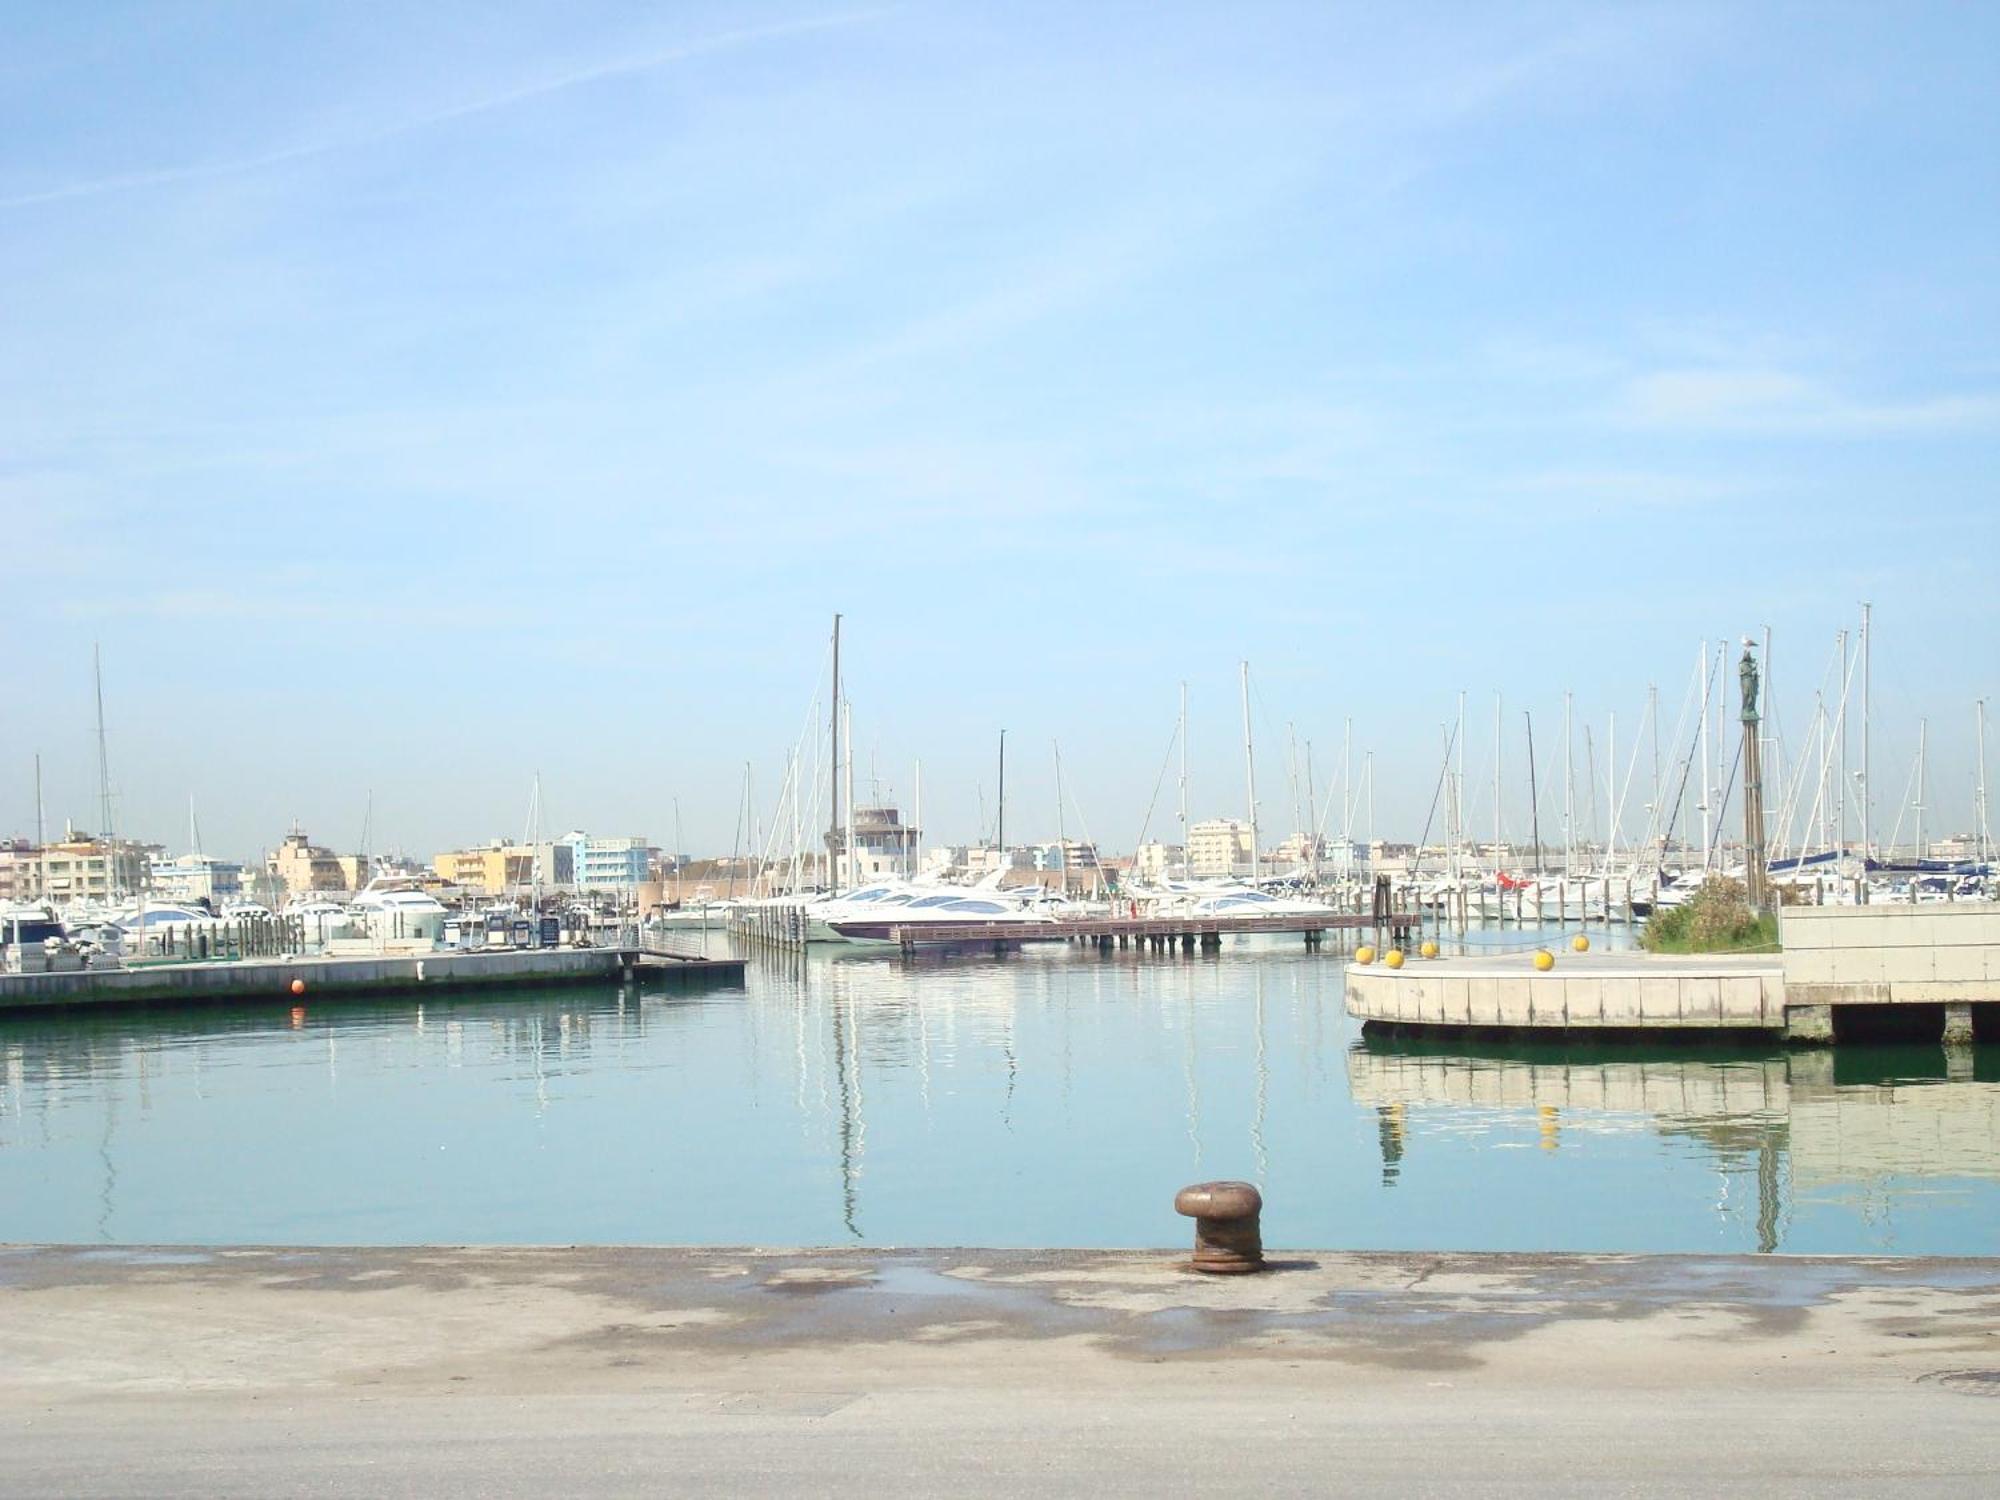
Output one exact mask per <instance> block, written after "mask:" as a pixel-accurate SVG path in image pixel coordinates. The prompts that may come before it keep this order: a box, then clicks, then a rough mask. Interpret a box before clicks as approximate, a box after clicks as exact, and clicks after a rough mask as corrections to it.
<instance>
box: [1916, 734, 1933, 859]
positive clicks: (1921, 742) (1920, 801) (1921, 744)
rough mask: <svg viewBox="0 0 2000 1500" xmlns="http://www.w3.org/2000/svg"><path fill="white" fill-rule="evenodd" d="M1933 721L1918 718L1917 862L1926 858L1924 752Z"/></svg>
mask: <svg viewBox="0 0 2000 1500" xmlns="http://www.w3.org/2000/svg"><path fill="white" fill-rule="evenodd" d="M1930 733H1931V721H1930V720H1929V719H1919V720H1917V862H1918V863H1919V864H1921V863H1922V862H1923V858H1924V752H1925V749H1926V747H1927V745H1928V743H1929V740H1930Z"/></svg>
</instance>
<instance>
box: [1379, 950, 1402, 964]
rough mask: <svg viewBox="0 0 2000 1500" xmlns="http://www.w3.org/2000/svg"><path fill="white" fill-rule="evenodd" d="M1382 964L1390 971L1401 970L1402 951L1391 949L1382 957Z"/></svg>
mask: <svg viewBox="0 0 2000 1500" xmlns="http://www.w3.org/2000/svg"><path fill="white" fill-rule="evenodd" d="M1382 962H1383V963H1385V964H1387V965H1388V966H1389V967H1390V968H1392V969H1400V968H1402V967H1403V950H1402V949H1401V948H1391V949H1390V950H1389V951H1388V952H1387V953H1385V954H1383V955H1382Z"/></svg>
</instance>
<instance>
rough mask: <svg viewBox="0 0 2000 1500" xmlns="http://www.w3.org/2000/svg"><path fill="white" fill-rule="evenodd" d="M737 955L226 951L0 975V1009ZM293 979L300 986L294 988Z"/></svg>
mask: <svg viewBox="0 0 2000 1500" xmlns="http://www.w3.org/2000/svg"><path fill="white" fill-rule="evenodd" d="M743 966H744V965H743V960H742V959H740V958H691V957H684V956H682V955H680V954H674V953H660V952H655V951H652V950H647V949H639V948H520V949H503V950H499V951H495V952H482V951H480V950H477V949H473V950H463V951H449V950H446V951H439V952H431V953H411V954H381V955H375V956H370V957H363V958H307V957H297V958H270V959H235V960H224V961H210V962H202V963H172V964H143V965H135V966H133V967H131V968H123V969H79V970H68V971H63V972H57V973H49V974H0V1012H5V1011H21V1010H37V1011H39V1010H54V1009H65V1008H70V1009H74V1008H85V1007H89V1008H95V1007H99V1006H108V1005H171V1004H187V1005H201V1004H213V1003H215V1002H217V1001H230V1000H246V1001H247V1000H258V1001H273V1000H301V1001H304V1002H307V1003H314V1004H316V1003H319V1002H322V1001H328V1000H339V999H358V998H362V997H367V996H376V995H403V994H414V993H425V994H428V993H432V992H434V991H437V990H447V991H456V990H479V991H482V992H484V991H486V990H491V989H498V988H503V987H507V986H516V987H526V986H548V985H563V984H630V983H634V982H643V983H649V984H668V985H683V984H731V983H736V982H739V981H741V979H742V978H743ZM294 984H298V985H302V986H303V989H301V990H298V991H295V990H294V988H293V987H294Z"/></svg>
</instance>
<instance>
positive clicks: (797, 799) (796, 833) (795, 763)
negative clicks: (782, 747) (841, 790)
mask: <svg viewBox="0 0 2000 1500" xmlns="http://www.w3.org/2000/svg"><path fill="white" fill-rule="evenodd" d="M813 717H814V718H818V717H819V715H818V714H817V713H815V714H814V715H813ZM801 769H802V767H801V766H800V764H799V747H798V746H797V745H794V746H792V878H791V882H790V884H791V894H792V895H794V896H796V895H798V894H799V889H800V887H799V879H800V871H799V863H800V861H801V860H802V859H803V858H804V856H805V819H804V817H803V809H802V807H801V805H800V804H801V802H802V800H803V797H802V794H803V792H804V790H805V789H804V788H803V787H802V786H800V785H799V773H800V771H801ZM814 779H815V781H817V779H818V778H817V777H815V778H814ZM675 852H676V853H678V852H679V851H678V850H676V851H675Z"/></svg>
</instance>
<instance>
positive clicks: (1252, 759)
mask: <svg viewBox="0 0 2000 1500" xmlns="http://www.w3.org/2000/svg"><path fill="white" fill-rule="evenodd" d="M1243 774H1244V778H1245V780H1246V781H1247V782H1248V783H1249V793H1250V883H1251V884H1252V885H1255V884H1256V883H1257V875H1258V866H1257V755H1256V752H1255V750H1254V749H1253V748H1252V745H1251V741H1250V663H1249V662H1247V661H1246V662H1244V663H1243Z"/></svg>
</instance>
